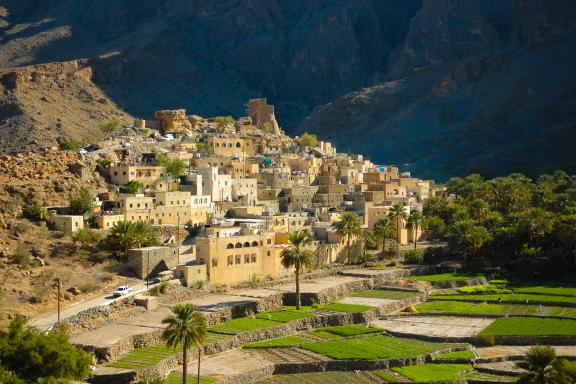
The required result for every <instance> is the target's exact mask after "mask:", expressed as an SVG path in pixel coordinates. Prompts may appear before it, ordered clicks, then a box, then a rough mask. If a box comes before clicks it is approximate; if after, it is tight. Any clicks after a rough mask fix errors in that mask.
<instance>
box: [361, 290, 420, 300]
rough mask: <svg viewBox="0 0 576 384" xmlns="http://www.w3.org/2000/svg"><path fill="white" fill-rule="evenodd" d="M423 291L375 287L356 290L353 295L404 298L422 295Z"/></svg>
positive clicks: (374, 297) (393, 298)
mask: <svg viewBox="0 0 576 384" xmlns="http://www.w3.org/2000/svg"><path fill="white" fill-rule="evenodd" d="M420 295H422V292H410V291H396V290H393V289H373V290H368V291H359V292H354V293H353V294H351V295H350V296H352V297H368V298H373V299H388V300H403V299H407V298H409V297H414V296H420Z"/></svg>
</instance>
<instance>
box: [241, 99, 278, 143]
mask: <svg viewBox="0 0 576 384" xmlns="http://www.w3.org/2000/svg"><path fill="white" fill-rule="evenodd" d="M248 116H250V118H251V119H252V123H253V124H254V125H256V126H257V127H258V128H262V127H263V125H264V124H265V123H270V124H271V125H272V133H273V134H275V135H279V134H280V127H279V126H278V122H277V121H276V116H274V106H273V105H269V104H267V103H266V99H250V100H248Z"/></svg>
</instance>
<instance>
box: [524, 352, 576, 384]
mask: <svg viewBox="0 0 576 384" xmlns="http://www.w3.org/2000/svg"><path fill="white" fill-rule="evenodd" d="M516 366H517V367H518V368H522V369H524V370H526V371H528V372H526V373H524V374H522V375H521V376H520V379H519V380H518V383H522V384H548V383H550V384H562V383H573V382H574V367H573V366H572V364H570V363H568V361H566V360H564V359H557V358H556V352H555V351H554V349H553V348H551V347H548V346H542V345H535V346H533V347H532V348H530V351H528V353H527V354H526V357H525V360H524V361H520V362H518V363H516Z"/></svg>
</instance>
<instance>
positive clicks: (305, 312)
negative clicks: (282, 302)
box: [255, 306, 314, 323]
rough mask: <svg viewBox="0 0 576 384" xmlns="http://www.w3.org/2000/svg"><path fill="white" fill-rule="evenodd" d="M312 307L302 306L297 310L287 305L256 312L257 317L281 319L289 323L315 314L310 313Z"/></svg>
mask: <svg viewBox="0 0 576 384" xmlns="http://www.w3.org/2000/svg"><path fill="white" fill-rule="evenodd" d="M310 311H311V308H310V307H308V306H304V307H302V308H300V310H296V307H294V306H285V307H282V308H280V309H275V310H272V311H265V312H260V313H258V314H256V316H255V317H256V318H257V319H265V320H273V321H279V322H281V323H287V322H289V321H293V320H298V319H303V318H305V317H311V316H314V315H313V314H311V313H309V312H310Z"/></svg>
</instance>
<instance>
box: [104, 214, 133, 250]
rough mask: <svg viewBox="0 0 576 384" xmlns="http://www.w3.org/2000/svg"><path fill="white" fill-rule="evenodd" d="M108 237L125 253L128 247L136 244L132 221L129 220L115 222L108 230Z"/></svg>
mask: <svg viewBox="0 0 576 384" xmlns="http://www.w3.org/2000/svg"><path fill="white" fill-rule="evenodd" d="M110 239H111V240H112V242H113V243H114V244H116V245H117V246H118V247H119V248H120V249H121V250H122V252H124V254H125V253H126V252H127V251H128V250H129V249H130V248H134V247H135V246H136V245H137V244H138V243H137V241H136V236H135V235H134V223H133V222H131V221H119V222H117V223H116V224H114V226H113V227H112V230H111V231H110Z"/></svg>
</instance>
